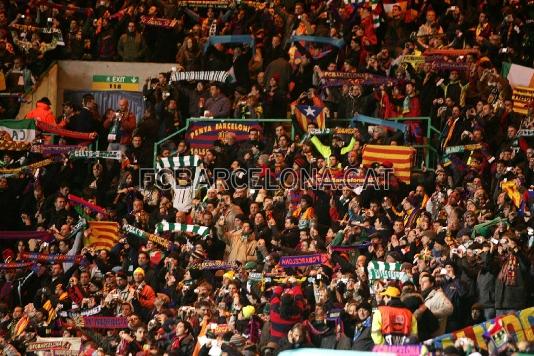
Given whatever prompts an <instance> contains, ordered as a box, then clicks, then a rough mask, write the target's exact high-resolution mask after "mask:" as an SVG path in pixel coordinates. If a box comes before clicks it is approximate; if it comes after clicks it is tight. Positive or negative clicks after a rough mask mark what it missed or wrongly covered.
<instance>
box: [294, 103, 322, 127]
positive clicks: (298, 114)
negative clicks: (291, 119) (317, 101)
mask: <svg viewBox="0 0 534 356" xmlns="http://www.w3.org/2000/svg"><path fill="white" fill-rule="evenodd" d="M294 109H295V110H294V113H295V118H296V119H297V122H298V123H299V125H300V127H302V129H303V130H304V131H307V130H308V124H309V123H314V124H315V125H316V126H317V128H318V129H324V128H325V113H324V108H320V107H318V106H313V105H295V106H294Z"/></svg>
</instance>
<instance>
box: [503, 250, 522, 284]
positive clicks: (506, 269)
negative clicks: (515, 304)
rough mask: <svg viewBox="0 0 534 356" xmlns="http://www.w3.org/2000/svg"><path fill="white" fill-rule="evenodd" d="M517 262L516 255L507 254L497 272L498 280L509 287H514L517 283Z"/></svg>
mask: <svg viewBox="0 0 534 356" xmlns="http://www.w3.org/2000/svg"><path fill="white" fill-rule="evenodd" d="M518 267H519V262H518V261H517V256H516V255H514V254H509V255H508V258H507V259H506V261H505V262H504V265H503V266H502V268H501V271H500V272H499V280H500V281H501V282H502V283H503V284H504V285H505V286H509V287H514V286H516V285H517V273H518Z"/></svg>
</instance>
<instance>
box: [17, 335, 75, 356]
mask: <svg viewBox="0 0 534 356" xmlns="http://www.w3.org/2000/svg"><path fill="white" fill-rule="evenodd" d="M44 343H47V344H49V345H51V346H52V345H55V347H54V348H49V349H42V348H39V347H43V346H44ZM31 344H36V345H35V346H33V347H38V349H33V350H34V351H35V352H36V353H37V355H38V356H45V355H46V356H49V355H62V356H76V355H78V353H79V352H80V349H81V347H82V338H81V337H40V336H37V340H35V341H34V342H33V343H31ZM31 344H29V345H28V346H30V345H31ZM57 345H62V348H57ZM26 351H28V350H26ZM46 351H51V352H46Z"/></svg>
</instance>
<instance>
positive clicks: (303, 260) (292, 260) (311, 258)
mask: <svg viewBox="0 0 534 356" xmlns="http://www.w3.org/2000/svg"><path fill="white" fill-rule="evenodd" d="M326 261H328V255H326V254H321V253H316V254H314V255H302V256H283V257H280V266H281V267H284V268H291V267H304V266H313V265H320V264H323V263H326Z"/></svg>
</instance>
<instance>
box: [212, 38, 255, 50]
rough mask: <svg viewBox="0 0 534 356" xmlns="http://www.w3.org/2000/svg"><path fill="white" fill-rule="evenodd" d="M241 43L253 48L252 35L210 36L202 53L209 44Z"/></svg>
mask: <svg viewBox="0 0 534 356" xmlns="http://www.w3.org/2000/svg"><path fill="white" fill-rule="evenodd" d="M230 43H242V44H246V45H248V46H249V47H251V48H252V49H254V36H252V35H230V36H210V37H209V38H208V42H206V44H205V45H204V53H206V51H207V50H208V48H209V47H210V46H213V45H216V44H230Z"/></svg>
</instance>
